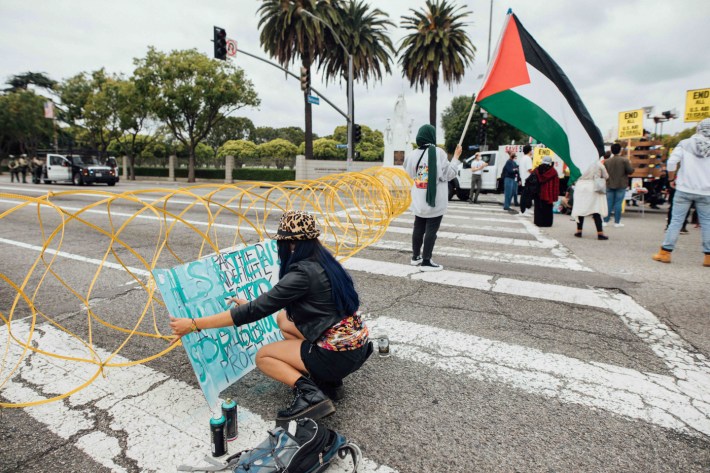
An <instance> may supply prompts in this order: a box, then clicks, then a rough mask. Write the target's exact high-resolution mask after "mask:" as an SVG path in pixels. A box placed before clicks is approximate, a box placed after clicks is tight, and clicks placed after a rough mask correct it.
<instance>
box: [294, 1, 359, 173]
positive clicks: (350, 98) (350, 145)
mask: <svg viewBox="0 0 710 473" xmlns="http://www.w3.org/2000/svg"><path fill="white" fill-rule="evenodd" d="M296 14H298V15H304V14H305V15H308V16H310V17H311V18H313V19H314V20H316V21H320V22H321V23H323V24H324V25H325V26H327V27H328V29H330V32H331V33H333V36H334V37H335V40H336V41H337V42H338V44H339V45H340V47H341V48H343V51H344V52H345V54H347V55H348V161H347V167H346V169H347V171H348V172H350V171H352V165H353V154H354V153H353V151H354V150H353V148H354V145H355V143H354V142H353V123H354V120H353V108H354V107H353V56H352V55H351V54H350V52H349V51H348V49H347V48H346V47H345V45H344V44H343V42H342V41H341V40H340V36H338V33H336V32H335V28H333V27H332V26H331V25H330V23H328V22H327V21H325V20H323V19H322V18H318V17H317V16H315V15H313V14H312V13H311V12H309V11H306V10H304V9H303V8H301V7H298V8H296Z"/></svg>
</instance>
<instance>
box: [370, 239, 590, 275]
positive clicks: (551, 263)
mask: <svg viewBox="0 0 710 473" xmlns="http://www.w3.org/2000/svg"><path fill="white" fill-rule="evenodd" d="M480 246H484V245H480ZM370 247H371V248H372V247H374V248H382V249H388V250H398V251H406V252H411V251H412V244H411V243H409V242H403V241H394V240H378V241H377V243H375V244H373V245H370ZM435 256H454V257H458V258H471V259H477V260H483V261H493V262H496V263H508V264H523V265H529V266H540V267H543V268H557V269H567V270H570V271H592V270H591V269H589V268H588V267H586V266H584V265H583V264H581V263H580V262H579V260H576V259H573V258H558V257H549V256H535V255H524V254H520V253H504V252H501V251H488V250H479V249H467V248H457V247H454V246H445V245H442V244H440V243H439V242H437V245H436V248H435Z"/></svg>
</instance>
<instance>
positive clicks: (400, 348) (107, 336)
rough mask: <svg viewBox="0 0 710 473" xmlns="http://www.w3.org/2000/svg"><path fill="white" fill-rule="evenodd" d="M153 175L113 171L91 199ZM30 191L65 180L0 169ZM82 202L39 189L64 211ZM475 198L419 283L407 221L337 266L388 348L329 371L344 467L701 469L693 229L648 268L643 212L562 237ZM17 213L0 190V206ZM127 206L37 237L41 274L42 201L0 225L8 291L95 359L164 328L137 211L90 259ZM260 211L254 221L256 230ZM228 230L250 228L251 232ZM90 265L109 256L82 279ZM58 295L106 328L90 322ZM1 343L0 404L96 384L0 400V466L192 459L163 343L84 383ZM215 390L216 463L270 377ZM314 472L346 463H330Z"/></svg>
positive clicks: (259, 402) (192, 416)
mask: <svg viewBox="0 0 710 473" xmlns="http://www.w3.org/2000/svg"><path fill="white" fill-rule="evenodd" d="M161 185H165V183H162V184H161ZM156 186H157V184H156V183H151V182H138V183H124V182H121V183H119V184H118V186H116V187H115V188H111V189H110V191H111V192H123V191H126V190H137V189H150V188H154V187H156ZM172 188H173V189H174V187H172ZM48 189H52V190H53V191H54V192H56V191H57V190H74V188H72V187H71V186H45V185H31V184H27V185H17V184H10V183H9V177H8V176H0V193H7V194H12V193H15V194H25V195H31V196H38V195H40V194H41V193H43V192H46V191H47V190H48ZM92 189H94V190H96V189H99V188H98V186H95V187H94V188H92ZM100 190H105V191H108V190H109V189H108V188H103V187H101V188H100ZM200 192H202V191H200ZM151 195H153V194H148V195H147V196H146V198H149V197H150V196H151ZM155 195H158V194H155ZM97 200H98V198H97V197H95V196H80V195H73V196H61V197H53V198H52V201H53V202H54V203H56V204H58V205H61V206H62V207H65V208H72V209H79V208H83V207H86V206H87V205H90V204H92V203H95V202H96V201H97ZM483 200H484V204H482V205H475V206H474V205H468V204H466V203H462V202H458V201H453V202H452V203H451V205H450V207H449V212H448V213H447V215H446V217H445V218H444V220H443V225H442V227H441V230H440V233H439V238H438V240H437V243H436V248H435V261H436V262H438V263H440V264H443V265H444V266H445V268H446V270H445V271H442V272H439V273H428V274H427V273H419V272H418V271H417V269H416V268H413V267H411V266H410V265H409V264H408V263H409V257H410V253H409V245H410V244H409V241H410V238H411V233H410V230H411V222H412V220H413V217H412V216H411V215H409V214H408V213H405V214H403V215H401V216H399V217H398V218H397V219H395V221H394V222H393V223H392V225H391V226H390V228H389V229H388V231H387V232H386V233H385V234H384V235H383V236H382V238H381V239H380V240H379V241H377V242H376V243H375V244H373V245H371V246H370V247H368V248H367V249H365V250H363V251H361V252H359V253H358V254H357V255H355V256H354V257H353V258H351V259H349V260H348V261H347V262H346V263H345V264H346V267H347V268H348V269H349V270H350V271H351V274H352V275H353V277H354V279H355V282H356V285H357V288H358V290H359V293H360V296H361V310H362V312H363V314H365V315H366V318H367V320H368V324H369V326H370V328H371V331H372V333H373V334H374V335H382V334H386V335H387V336H388V337H389V339H390V342H391V346H392V355H391V356H390V357H387V358H382V357H379V356H377V355H373V357H371V358H370V360H368V362H367V363H366V364H365V365H364V367H363V368H362V369H361V370H359V371H358V372H356V373H354V374H353V375H352V376H350V377H348V378H347V379H346V384H345V386H346V396H345V398H344V399H343V400H342V401H339V402H338V403H336V406H337V412H336V413H335V414H334V415H333V416H331V417H329V418H327V419H325V423H326V424H327V425H328V426H329V427H331V428H334V429H337V430H338V431H340V432H341V433H343V434H344V435H346V436H347V437H348V438H349V439H351V440H352V441H354V442H356V443H357V444H358V445H360V447H361V448H362V451H363V456H364V458H365V459H366V460H365V463H364V464H363V465H361V469H360V471H363V472H378V473H386V472H391V471H399V472H434V471H446V472H469V471H485V472H488V471H491V472H498V471H500V472H512V471H519V472H537V471H540V472H600V471H604V472H606V471H609V472H621V471H628V472H637V471H646V472H679V471H682V472H707V471H710V362H709V361H708V357H710V295H709V294H710V292H709V291H708V290H707V282H708V281H710V268H703V267H702V254H701V251H700V231H699V229H695V228H692V225H691V226H690V227H691V233H690V235H687V236H682V237H681V240H680V243H679V247H678V249H677V250H676V251H675V252H674V254H673V258H674V261H673V263H672V264H670V265H662V264H659V263H655V262H653V261H651V259H650V255H651V254H652V253H653V252H654V251H655V250H656V249H657V246H658V244H659V243H660V241H661V239H662V234H663V227H664V225H665V220H664V217H665V214H664V213H662V212H650V211H647V212H645V213H644V214H642V213H640V212H637V211H632V210H630V211H629V212H627V213H626V214H625V215H624V218H623V222H624V223H625V225H626V226H625V227H624V228H611V227H610V228H608V230H607V231H608V234H609V236H610V240H609V241H606V242H602V241H597V240H596V239H595V238H594V231H593V228H592V227H591V225H590V224H591V223H592V222H591V221H590V222H587V225H589V226H590V228H587V229H586V232H585V235H584V238H582V239H577V238H574V237H573V235H572V234H573V232H574V223H573V222H571V221H570V220H569V217H566V216H559V215H556V216H555V225H554V226H553V227H552V228H550V229H538V228H537V227H535V226H534V225H533V224H532V219H530V218H529V217H524V216H520V215H510V214H508V213H507V212H504V211H503V210H502V209H501V206H500V205H499V203H498V196H494V195H486V196H484V199H483ZM15 205H16V204H15V203H13V199H12V198H10V197H8V196H7V195H6V196H0V215H1V214H2V212H4V211H6V210H8V209H10V208H12V207H14V206H15ZM181 205H182V207H180V206H181ZM175 206H176V207H175V208H176V209H179V210H182V209H184V208H185V204H180V203H175ZM136 208H137V207H136V206H135V205H132V204H130V203H126V202H124V203H118V204H117V205H116V206H115V207H112V209H111V212H112V217H111V220H109V217H108V216H107V214H106V212H105V211H103V210H102V209H101V208H100V207H96V208H95V209H94V210H96V211H95V212H93V213H86V214H84V216H85V218H86V220H87V222H88V223H91V224H93V225H95V228H92V227H90V226H89V225H86V224H78V223H77V222H71V221H69V222H67V223H66V226H65V230H66V231H65V234H64V235H63V238H62V240H61V248H59V243H58V241H59V240H58V238H55V239H54V240H53V243H52V244H51V245H50V248H52V249H54V250H57V251H58V252H59V253H56V254H54V256H55V261H54V264H53V265H52V271H53V273H47V274H45V273H44V272H43V270H42V269H43V268H44V266H43V265H42V263H41V262H39V263H38V268H36V269H35V270H34V271H33V272H32V273H31V275H30V277H29V278H28V279H27V280H26V281H25V276H26V275H27V274H28V272H29V270H30V268H31V266H32V265H33V264H34V263H35V262H36V261H37V260H36V259H37V256H38V255H39V249H40V248H41V247H42V246H43V241H45V236H46V234H45V236H43V234H42V231H43V228H44V231H45V232H47V231H48V229H53V228H55V226H56V225H57V224H59V223H60V222H61V216H60V215H58V214H57V213H56V212H45V211H43V212H42V213H41V219H39V218H38V214H37V209H36V207H35V208H31V207H28V208H25V209H22V210H18V211H15V212H13V213H11V214H9V215H5V216H4V217H3V218H0V255H2V256H0V274H1V275H4V276H5V277H7V278H8V279H9V280H10V281H12V282H14V283H15V284H17V285H22V284H24V285H25V286H24V287H26V288H28V289H27V290H28V291H30V292H31V293H32V294H33V295H34V297H35V303H36V305H37V307H38V308H39V309H40V310H41V311H42V312H43V313H44V314H46V315H47V316H48V317H51V318H52V319H53V320H55V321H56V322H59V323H60V324H61V325H62V326H63V327H65V328H66V329H68V330H70V331H72V332H73V333H74V334H76V335H77V336H78V337H80V338H81V339H83V340H85V341H89V340H90V341H91V344H92V348H93V350H94V352H95V354H96V356H97V357H100V358H101V359H104V360H105V359H106V358H107V357H108V356H109V354H110V353H112V352H114V351H115V350H117V349H119V347H122V348H121V350H120V353H119V355H117V356H116V357H114V358H112V360H111V361H112V362H114V363H129V362H130V361H131V360H141V359H143V358H146V357H149V356H151V355H153V354H156V353H159V352H161V351H162V350H164V349H165V348H166V346H167V342H165V341H164V340H161V339H158V338H150V337H140V336H134V337H131V338H130V339H129V340H128V342H127V343H125V345H123V343H124V342H125V341H126V338H127V334H126V333H125V331H121V330H120V329H124V330H128V331H130V330H131V329H133V328H137V329H138V330H141V331H144V332H146V333H152V332H154V331H155V329H157V330H159V331H160V332H161V333H167V332H168V327H167V314H166V313H165V311H164V309H162V310H161V308H160V307H159V306H158V307H157V309H156V310H155V312H153V310H152V308H151V305H150V304H149V302H150V301H149V298H148V296H147V292H146V290H145V288H144V287H143V284H146V283H147V281H148V278H147V275H146V274H145V264H144V261H141V257H142V258H150V256H151V255H153V254H155V249H156V242H158V241H160V240H161V234H160V231H159V225H158V222H157V220H155V219H151V218H148V217H150V216H149V215H146V218H142V219H136V220H134V221H133V222H131V223H130V224H129V225H127V227H126V228H125V229H124V230H123V231H122V234H121V235H122V239H123V241H124V242H125V243H126V244H127V245H129V246H130V248H132V249H133V250H134V251H135V253H132V252H131V251H128V250H127V249H126V248H121V247H118V248H116V253H115V254H114V253H110V252H109V253H107V251H106V250H107V248H108V244H107V238H106V235H104V234H102V233H101V232H100V231H98V230H97V228H104V229H105V228H110V227H111V225H113V226H114V228H118V227H120V226H121V225H122V224H123V223H124V222H125V221H126V220H127V218H128V217H126V215H131V214H133V213H134V212H135V210H136ZM185 217H186V218H189V219H190V221H191V222H195V227H196V228H203V227H200V222H204V221H205V220H206V216H205V211H204V209H197V208H194V209H191V210H189V211H188V212H187V213H186V214H185ZM39 220H41V221H42V223H43V225H44V227H40V225H38V222H39ZM275 223H276V221H275V220H274V219H273V216H272V217H270V219H269V220H268V222H267V226H273V227H275ZM220 225H221V226H218V227H216V228H213V229H212V232H213V233H211V235H212V237H213V238H214V239H216V240H218V241H219V244H220V247H226V246H229V245H231V244H233V243H234V242H235V238H234V233H235V223H234V222H230V221H229V219H228V218H227V217H225V219H224V220H223V221H222V220H220ZM240 228H241V227H240ZM242 236H243V238H245V239H247V240H248V239H249V238H255V234H254V233H253V232H252V233H250V232H249V231H244V233H243V234H242ZM169 241H170V251H167V250H165V251H163V252H161V255H160V258H159V259H158V261H157V263H156V266H157V267H169V266H171V265H174V264H177V262H178V260H179V259H183V260H185V261H190V260H191V259H194V257H195V256H196V255H197V253H198V250H199V245H200V239H199V238H198V237H196V233H195V231H194V230H190V229H187V228H185V227H180V228H176V229H174V232H173V233H172V234H171V237H170V240H169ZM47 256H48V257H50V256H52V255H47ZM117 257H118V258H120V263H122V264H123V265H125V266H128V267H130V268H134V270H133V275H131V274H129V273H127V272H126V271H125V270H124V269H123V268H122V267H121V265H120V263H119V260H118V259H116V258H117ZM104 258H105V262H107V263H111V264H109V265H106V264H104V267H103V268H102V269H101V270H100V271H98V272H97V269H98V268H99V266H100V263H101V261H104ZM141 271H143V272H141ZM134 276H135V277H134ZM38 286H39V289H38V290H37V292H36V294H34V289H35V288H37V287H38ZM73 292H74V293H76V294H78V295H80V296H82V297H85V298H86V299H87V300H88V301H89V303H88V305H89V308H90V309H91V311H92V312H93V313H95V314H96V315H97V316H99V317H100V318H101V320H102V321H104V322H107V323H108V324H111V325H112V327H113V328H109V327H106V326H104V325H102V324H101V323H100V322H98V321H97V319H95V318H93V319H92V318H91V317H90V316H89V313H88V310H87V307H86V305H87V304H84V303H83V302H82V301H81V299H80V298H78V297H77V295H76V294H74V293H73ZM14 295H15V290H14V289H12V288H11V286H10V285H9V284H8V282H7V281H0V313H1V314H3V316H4V317H6V316H7V315H8V314H9V313H10V311H11V310H13V311H14V312H13V321H12V333H13V335H15V336H17V337H22V336H25V337H27V336H28V335H27V334H28V333H29V331H30V330H31V325H30V323H29V322H30V320H31V318H30V317H28V316H29V314H30V312H29V310H28V309H27V305H26V304H25V303H24V302H22V301H18V302H17V303H15V300H14ZM87 296H88V297H87ZM13 304H16V305H15V307H14V309H12V308H13ZM141 315H143V317H142V318H141ZM34 330H35V332H34V334H33V336H32V343H33V344H34V345H35V346H36V347H38V348H39V349H42V350H47V351H53V352H58V353H62V354H70V353H79V352H82V351H83V352H84V353H86V352H87V351H88V350H87V348H86V347H82V346H81V345H80V344H78V343H77V339H76V338H72V337H70V336H68V335H67V334H66V333H65V332H63V331H61V330H59V329H57V328H56V327H54V326H53V325H52V324H50V323H48V322H47V321H46V320H45V319H43V318H42V317H41V316H40V317H38V318H37V324H36V325H35V327H34ZM7 334H8V330H7V326H6V325H4V326H0V335H1V336H0V353H3V355H2V358H1V359H0V383H3V384H2V385H0V400H2V401H3V402H10V403H19V402H26V401H31V400H37V399H42V398H48V397H53V396H56V395H59V394H62V393H66V392H69V391H71V390H73V389H75V388H77V387H79V386H81V385H82V384H84V383H85V382H86V381H87V380H89V379H91V378H92V376H96V380H95V381H94V382H93V383H91V384H90V385H89V386H88V387H87V388H85V389H82V390H79V391H77V392H76V393H75V394H73V395H72V396H69V397H67V398H66V399H62V400H59V401H56V402H52V403H49V404H45V405H42V406H37V407H28V408H5V409H1V410H0V445H2V448H0V471H3V472H4V471H7V472H10V471H12V472H45V471H46V472H50V471H52V472H53V471H58V470H61V471H75V472H80V471H129V472H139V471H141V472H142V471H175V468H176V466H177V465H179V464H181V463H191V462H192V463H195V462H197V464H202V463H203V462H201V458H202V456H203V455H205V454H208V453H209V429H208V419H209V413H208V410H207V407H206V405H205V402H204V397H202V394H201V392H200V390H199V386H198V384H197V381H196V378H195V373H194V372H193V371H192V368H191V366H190V364H189V362H188V360H187V356H186V354H185V351H184V350H183V349H182V348H180V347H177V348H176V349H175V350H173V351H171V352H169V353H167V354H165V355H164V356H161V357H159V358H157V359H155V360H153V361H150V362H147V363H145V364H141V365H137V366H130V367H125V368H107V369H105V370H104V372H103V373H97V370H96V367H95V366H94V365H90V364H88V363H83V364H82V363H76V362H72V361H70V360H63V359H56V358H49V357H46V356H43V355H41V354H30V355H27V356H25V357H24V358H23V360H22V361H21V362H20V363H19V365H18V366H15V363H16V360H18V359H20V355H21V350H19V348H18V345H17V343H15V342H11V340H10V338H8V336H7ZM122 345H123V346H122ZM14 368H16V370H15V371H14V372H12V373H11V370H13V369H14ZM223 394H224V396H225V397H226V396H231V397H234V398H235V399H237V401H238V402H239V406H240V418H239V420H240V436H239V439H238V440H237V442H235V443H234V444H231V445H230V452H232V453H233V452H235V451H238V450H240V449H243V448H247V447H251V446H253V445H255V444H256V443H257V442H259V441H260V440H262V439H263V438H264V437H265V435H266V429H268V428H270V427H272V426H273V418H274V414H275V412H276V411H277V410H278V409H280V408H282V407H284V406H285V405H287V404H288V403H290V400H291V395H290V393H289V391H288V390H287V389H286V388H285V387H284V386H283V385H280V384H279V383H277V382H274V381H272V380H270V379H268V378H266V377H264V376H263V375H261V374H260V373H258V372H256V371H254V372H252V373H250V374H249V375H247V376H246V377H245V378H243V379H242V380H240V381H239V382H237V383H236V384H235V385H234V386H232V387H230V388H228V389H227V390H226V391H225V393H223ZM332 471H347V470H346V469H345V466H344V465H342V464H341V465H337V466H335V467H333V468H332Z"/></svg>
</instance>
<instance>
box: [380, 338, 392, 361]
mask: <svg viewBox="0 0 710 473" xmlns="http://www.w3.org/2000/svg"><path fill="white" fill-rule="evenodd" d="M377 351H378V353H379V354H380V356H381V357H383V358H386V357H388V356H390V339H389V338H388V337H387V335H382V336H380V338H379V339H378V340H377Z"/></svg>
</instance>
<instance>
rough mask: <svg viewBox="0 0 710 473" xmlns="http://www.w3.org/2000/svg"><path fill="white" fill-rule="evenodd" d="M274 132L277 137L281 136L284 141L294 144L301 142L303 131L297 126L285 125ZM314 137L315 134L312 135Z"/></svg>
mask: <svg viewBox="0 0 710 473" xmlns="http://www.w3.org/2000/svg"><path fill="white" fill-rule="evenodd" d="M276 134H277V137H278V138H283V139H284V140H286V141H290V142H291V143H293V144H295V145H296V146H298V145H300V144H301V143H303V142H304V141H305V140H304V136H305V135H304V133H303V128H301V127H298V126H287V127H284V128H278V129H277V130H276ZM314 139H315V136H314Z"/></svg>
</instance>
